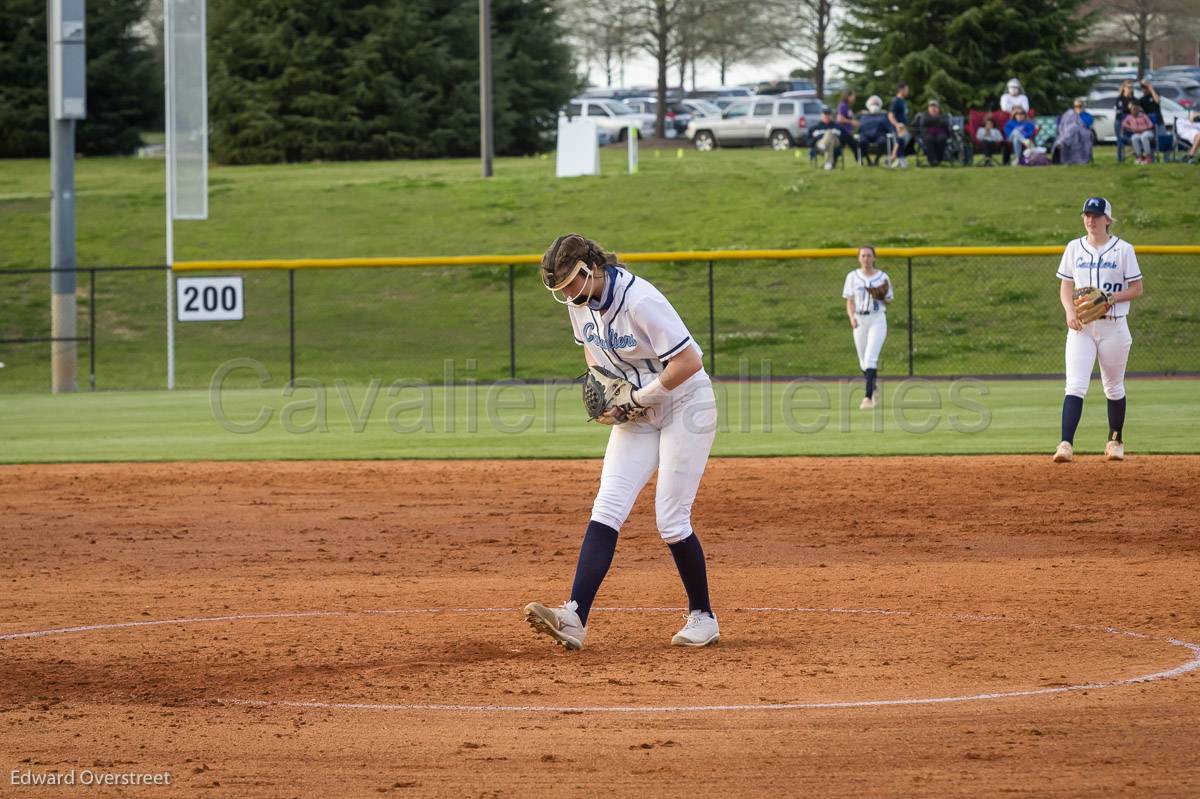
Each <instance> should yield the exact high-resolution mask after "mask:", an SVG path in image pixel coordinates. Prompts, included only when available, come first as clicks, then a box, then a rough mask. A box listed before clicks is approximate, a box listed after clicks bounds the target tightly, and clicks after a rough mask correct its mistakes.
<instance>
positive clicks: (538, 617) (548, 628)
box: [525, 600, 587, 652]
mask: <svg viewBox="0 0 1200 799" xmlns="http://www.w3.org/2000/svg"><path fill="white" fill-rule="evenodd" d="M578 608H579V605H578V604H577V603H576V602H575V601H574V600H572V601H570V602H564V603H563V606H562V607H561V608H548V607H546V606H545V605H543V604H542V603H541V602H530V603H529V604H528V605H526V606H525V621H527V622H529V626H530V627H532V628H533V631H534V632H537V633H543V634H545V635H548V636H550V637H551V638H553V639H554V640H555V642H556V643H559V644H562V645H563V646H565V647H566V648H567V649H570V650H573V651H576V652H577V651H579V650H580V649H583V639H584V637H585V636H586V635H587V627H584V626H583V622H582V621H580V620H579V614H578V613H576V612H575V611H576V610H577V609H578Z"/></svg>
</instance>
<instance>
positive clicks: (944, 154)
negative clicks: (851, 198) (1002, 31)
mask: <svg viewBox="0 0 1200 799" xmlns="http://www.w3.org/2000/svg"><path fill="white" fill-rule="evenodd" d="M1141 87H1142V95H1141V96H1140V97H1138V96H1136V94H1135V91H1134V82H1133V81H1125V82H1124V84H1123V85H1122V86H1121V89H1120V92H1119V94H1118V96H1117V99H1116V104H1115V108H1114V112H1115V123H1114V126H1115V134H1116V135H1117V136H1118V139H1119V141H1120V142H1121V143H1122V144H1125V143H1128V145H1129V146H1130V147H1132V149H1133V153H1134V160H1135V163H1139V164H1145V163H1150V162H1152V161H1153V158H1154V151H1155V149H1156V148H1157V147H1158V146H1159V137H1160V136H1161V135H1162V134H1163V132H1164V127H1163V116H1162V108H1161V101H1160V97H1159V94H1158V92H1157V91H1156V90H1155V88H1154V86H1153V85H1152V84H1151V83H1150V82H1149V81H1142V82H1141ZM910 92H911V89H910V87H909V86H908V84H907V83H900V84H899V85H898V86H897V87H896V91H895V94H894V95H893V96H892V98H891V100H890V102H889V103H888V105H887V108H886V110H885V108H884V101H883V100H882V99H881V98H880V97H879V96H878V95H872V96H870V97H868V98H867V101H866V103H865V107H864V109H863V111H862V112H861V113H856V112H855V110H854V104H855V101H856V100H857V97H856V96H855V94H854V92H853V91H847V92H846V93H845V94H844V95H842V97H841V100H840V102H839V103H838V105H837V108H836V110H834V109H831V108H829V107H828V106H825V107H823V108H822V113H821V120H820V122H818V123H817V124H816V125H814V126H812V127H810V129H809V138H810V142H811V145H812V148H813V154H814V156H817V155H821V156H823V157H824V161H825V168H826V169H832V168H833V167H834V165H835V164H836V163H837V161H838V159H839V158H841V157H842V155H843V153H844V152H845V151H846V150H849V151H850V152H851V153H853V154H854V157H855V158H856V159H861V160H862V162H863V163H864V164H870V165H877V164H878V163H879V161H880V160H881V159H883V158H886V161H887V163H888V164H889V165H890V166H892V167H894V168H899V169H903V168H905V167H907V166H908V157H909V156H910V155H912V154H914V153H915V152H918V151H919V152H920V154H922V155H923V156H924V157H925V160H926V161H927V162H928V164H929V165H930V166H939V165H940V164H942V163H945V162H947V161H948V160H951V159H952V158H956V157H958V156H960V155H961V154H962V153H963V151H964V149H965V147H966V146H967V141H965V138H969V139H970V142H969V143H970V146H971V147H972V148H973V149H974V152H975V153H977V154H978V155H980V156H982V159H983V160H982V164H983V165H984V166H993V165H994V164H995V163H996V161H997V159H1002V161H1003V163H1005V164H1011V165H1013V166H1017V165H1022V164H1025V165H1038V164H1049V163H1062V164H1086V163H1089V162H1091V160H1092V146H1093V143H1094V141H1095V140H1096V137H1095V134H1094V128H1095V117H1094V116H1093V115H1092V114H1091V113H1089V112H1088V110H1087V105H1086V102H1085V100H1084V99H1083V98H1077V99H1076V100H1075V101H1074V102H1073V103H1072V104H1071V107H1070V108H1068V109H1067V110H1066V111H1064V112H1063V113H1062V114H1061V115H1060V116H1058V117H1057V118H1055V117H1053V116H1050V117H1045V116H1039V117H1037V118H1036V121H1035V118H1034V116H1035V115H1034V110H1033V108H1032V107H1031V106H1030V102H1029V97H1028V96H1027V95H1026V94H1025V89H1024V87H1023V86H1022V85H1021V82H1020V81H1019V80H1018V79H1016V78H1013V79H1012V80H1010V81H1008V83H1007V84H1006V86H1005V92H1004V94H1002V95H1001V96H1000V98H999V102H998V104H997V105H998V106H999V111H998V112H996V111H993V112H989V113H985V114H983V115H982V118H981V119H980V118H973V121H972V122H971V124H970V126H968V125H967V124H966V123H965V121H964V120H963V119H962V118H954V119H952V118H951V117H949V116H947V115H945V114H943V112H942V107H941V104H940V102H939V101H938V99H937V98H930V99H929V101H928V102H927V103H926V105H925V110H923V111H920V112H918V113H916V114H910V110H909V95H910ZM973 113H974V112H973ZM1176 127H1177V130H1176V133H1177V134H1178V136H1179V137H1180V138H1181V139H1182V140H1183V141H1184V142H1185V143H1186V144H1187V145H1188V146H1189V147H1190V152H1189V153H1188V155H1187V156H1186V157H1185V159H1184V160H1186V161H1196V160H1197V157H1198V154H1200V111H1197V112H1195V113H1193V114H1192V116H1191V117H1190V118H1189V119H1188V120H1186V121H1185V120H1180V121H1179V122H1178V124H1177V126H1176ZM952 150H953V151H952Z"/></svg>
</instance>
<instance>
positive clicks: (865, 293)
mask: <svg viewBox="0 0 1200 799" xmlns="http://www.w3.org/2000/svg"><path fill="white" fill-rule="evenodd" d="M858 263H859V268H858V269H855V270H853V271H852V272H850V273H849V274H847V275H846V284H845V285H844V286H843V287H842V297H844V298H845V300H846V315H847V316H849V317H850V327H851V329H853V330H854V348H855V349H856V350H858V366H859V368H860V369H862V373H863V376H864V377H865V378H866V380H867V386H866V388H867V396H866V397H864V398H863V401H862V404H861V405H859V406H858V407H859V408H862V409H863V410H869V409H871V408H874V407H875V379H876V377H878V375H879V353H880V351H882V350H883V342H884V340H885V339H887V306H888V305H889V304H890V303H891V301H892V300H893V299H894V294H893V292H892V281H891V280H890V279H889V278H888V275H887V272H883V271H880V270H878V269H876V268H875V248H874V247H872V246H870V245H866V246H864V247H860V248H859V250H858Z"/></svg>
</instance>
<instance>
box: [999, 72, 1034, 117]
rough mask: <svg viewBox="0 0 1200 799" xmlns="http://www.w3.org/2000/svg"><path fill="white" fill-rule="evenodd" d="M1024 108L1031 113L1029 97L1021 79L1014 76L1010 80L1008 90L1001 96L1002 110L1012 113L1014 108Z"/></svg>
mask: <svg viewBox="0 0 1200 799" xmlns="http://www.w3.org/2000/svg"><path fill="white" fill-rule="evenodd" d="M1017 108H1024V109H1025V113H1029V98H1028V97H1026V96H1025V90H1024V89H1022V88H1021V81H1019V80H1017V79H1016V78H1012V79H1010V80H1009V81H1008V91H1007V92H1005V93H1004V94H1002V95H1001V96H1000V110H1001V111H1003V112H1004V113H1006V114H1011V113H1012V112H1013V110H1014V109H1017Z"/></svg>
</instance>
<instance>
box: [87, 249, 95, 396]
mask: <svg viewBox="0 0 1200 799" xmlns="http://www.w3.org/2000/svg"><path fill="white" fill-rule="evenodd" d="M88 295H89V296H88V339H89V340H88V386H89V388H90V389H91V390H92V391H95V390H96V270H95V269H94V268H93V269H89V270H88Z"/></svg>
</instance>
